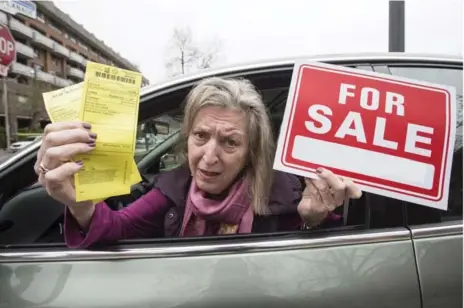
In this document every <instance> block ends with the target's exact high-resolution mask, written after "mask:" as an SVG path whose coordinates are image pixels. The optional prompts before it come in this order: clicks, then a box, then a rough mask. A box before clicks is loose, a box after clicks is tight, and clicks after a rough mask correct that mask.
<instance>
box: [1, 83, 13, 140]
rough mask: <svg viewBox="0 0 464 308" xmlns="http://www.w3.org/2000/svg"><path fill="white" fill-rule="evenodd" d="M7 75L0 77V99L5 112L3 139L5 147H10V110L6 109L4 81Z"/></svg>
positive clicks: (5, 86)
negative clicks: (0, 80)
mask: <svg viewBox="0 0 464 308" xmlns="http://www.w3.org/2000/svg"><path fill="white" fill-rule="evenodd" d="M7 78H8V77H3V78H2V84H3V89H2V90H3V91H2V101H3V110H4V113H5V118H4V119H5V135H6V136H5V139H6V149H9V148H10V139H11V133H10V111H9V110H8V85H7V83H6V79H7Z"/></svg>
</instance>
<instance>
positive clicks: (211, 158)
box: [203, 140, 218, 165]
mask: <svg viewBox="0 0 464 308" xmlns="http://www.w3.org/2000/svg"><path fill="white" fill-rule="evenodd" d="M204 147H205V148H204V149H205V151H204V153H203V161H204V162H205V163H206V164H208V165H214V164H215V163H217V162H218V156H217V150H218V149H217V147H218V145H217V143H216V142H215V141H214V140H210V141H209V142H208V143H206V144H205V145H204Z"/></svg>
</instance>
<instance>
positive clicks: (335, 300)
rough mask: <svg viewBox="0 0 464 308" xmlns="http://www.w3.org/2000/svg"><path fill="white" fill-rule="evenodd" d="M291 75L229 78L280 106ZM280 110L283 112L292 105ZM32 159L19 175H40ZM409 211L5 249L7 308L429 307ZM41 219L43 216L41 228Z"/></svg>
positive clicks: (272, 71)
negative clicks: (330, 225)
mask: <svg viewBox="0 0 464 308" xmlns="http://www.w3.org/2000/svg"><path fill="white" fill-rule="evenodd" d="M291 73H292V67H291V66H288V67H279V68H275V67H270V68H269V67H268V68H262V69H261V68H259V67H257V68H255V70H254V71H251V72H250V70H249V69H248V71H247V74H246V75H245V74H244V73H242V72H240V71H230V72H229V73H228V74H229V75H231V76H245V77H247V78H249V79H251V80H252V82H253V83H254V84H255V85H257V86H258V88H259V89H260V90H261V92H262V93H263V97H264V98H265V101H266V103H268V105H271V104H273V103H276V102H278V101H279V99H278V97H279V94H280V93H285V91H286V89H287V88H288V86H289V84H290V78H291ZM184 82H185V80H184ZM193 82H195V80H193V79H192V80H191V81H189V82H185V84H182V85H176V86H174V87H173V90H166V89H159V90H158V91H159V92H156V93H155V92H154V93H151V94H149V95H151V96H153V98H151V99H152V100H153V103H152V104H151V107H149V106H148V105H145V106H141V108H140V111H141V113H142V114H144V115H146V112H151V115H155V116H156V115H158V114H164V113H165V112H166V111H167V109H168V108H167V107H166V104H165V102H166V101H170V102H171V103H172V102H173V101H175V100H174V99H173V98H175V97H184V96H185V94H186V92H187V91H186V89H188V88H189V87H190V85H191V84H193ZM159 93H163V94H159ZM166 93H168V94H172V95H168V94H166ZM280 100H283V101H285V97H283V99H282V97H281V99H280ZM178 103H179V105H181V102H180V101H178ZM274 107H275V108H273V109H272V108H270V110H271V109H272V110H274V111H275V113H276V114H279V113H281V111H282V108H284V105H282V104H278V103H276V104H275V105H274ZM277 119H278V117H277ZM142 120H149V119H147V118H144V119H142ZM274 124H275V125H276V126H278V125H279V124H280V123H278V120H276V123H274ZM158 149H159V148H156V149H153V150H152V151H148V153H146V154H145V155H142V156H141V157H140V158H139V163H138V165H139V168H140V170H141V172H142V174H143V175H146V174H151V173H152V172H156V170H157V168H158V167H159V161H160V158H161V156H162V155H164V154H165V153H166V152H169V150H170V146H169V144H167V143H166V147H165V148H164V149H163V150H162V151H158ZM32 154H34V153H31V155H30V156H31V157H29V159H27V158H26V157H25V158H24V159H23V160H25V161H18V162H16V164H18V166H19V167H18V168H21V167H23V168H24V169H27V168H26V167H28V168H30V167H31V165H32V163H33V156H32ZM28 164H29V165H28ZM157 165H158V166H157ZM0 180H1V174H0ZM38 191H39V190H38ZM19 196H21V193H20V194H19ZM34 197H35V195H32V196H29V198H34ZM44 202H45V201H44ZM30 205H31V206H34V205H33V204H30ZM401 209H402V205H399V206H398V202H397V201H396V200H389V199H387V198H383V197H380V196H376V195H372V194H365V195H364V196H363V198H361V199H360V200H356V201H353V202H351V203H350V205H349V211H348V212H347V213H348V214H349V216H348V220H347V224H346V225H345V226H342V227H338V228H334V229H324V230H304V231H303V230H301V231H297V232H283V233H274V234H251V235H235V236H221V237H202V238H182V239H180V238H175V239H172V238H166V239H134V240H127V241H121V242H120V243H117V244H116V245H112V246H107V247H100V248H99V249H95V250H71V249H67V248H66V247H65V246H64V245H63V244H62V243H53V244H37V243H23V244H21V245H11V244H10V245H4V246H3V247H2V250H1V251H0V306H5V307H24V306H35V307H153V306H156V307H218V306H220V307H235V308H237V307H254V306H256V307H258V306H264V305H265V306H267V307H282V306H285V307H289V308H290V307H308V306H309V307H339V306H342V305H343V306H344V307H371V306H375V307H413V308H414V307H418V308H419V307H421V298H420V288H419V283H418V277H417V268H416V261H415V251H414V246H413V243H412V240H411V233H410V231H409V229H407V228H406V227H405V223H404V222H405V220H406V217H405V215H404V214H405V213H404V212H403V211H402V210H401ZM31 212H33V211H31ZM0 214H1V212H0ZM171 218H172V217H171ZM171 218H170V217H168V219H171ZM40 219H41V217H40V211H39V212H35V213H34V216H33V217H32V218H31V221H34V220H40ZM13 223H14V222H13ZM3 234H6V233H3ZM0 236H2V233H0Z"/></svg>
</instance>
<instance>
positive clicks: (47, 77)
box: [35, 70, 56, 84]
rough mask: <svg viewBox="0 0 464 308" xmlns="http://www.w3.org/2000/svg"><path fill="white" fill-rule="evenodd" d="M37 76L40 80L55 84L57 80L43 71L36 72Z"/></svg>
mask: <svg viewBox="0 0 464 308" xmlns="http://www.w3.org/2000/svg"><path fill="white" fill-rule="evenodd" d="M35 76H36V77H37V79H38V80H41V81H44V82H48V83H53V84H55V78H56V76H55V75H52V74H49V73H45V72H44V71H41V70H36V72H35Z"/></svg>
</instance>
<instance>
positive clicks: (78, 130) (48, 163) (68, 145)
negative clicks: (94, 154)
mask: <svg viewBox="0 0 464 308" xmlns="http://www.w3.org/2000/svg"><path fill="white" fill-rule="evenodd" d="M90 129H91V126H90V125H89V124H87V123H83V122H79V121H74V122H58V123H53V124H48V125H47V126H46V127H45V129H44V136H43V139H42V145H41V146H40V149H39V152H38V153H37V161H36V163H35V165H34V170H35V172H36V173H37V175H38V176H39V183H40V184H41V185H42V186H44V187H45V189H46V190H47V193H48V194H49V195H50V196H51V197H53V198H54V199H56V200H58V201H59V202H61V203H63V204H65V205H67V206H68V207H69V208H70V209H72V208H74V209H77V208H80V209H84V208H87V209H89V208H90V207H91V206H92V205H93V203H92V202H91V201H86V202H80V203H77V202H76V191H75V188H74V174H75V173H76V172H78V171H79V170H80V169H81V168H82V162H73V161H71V159H72V158H73V157H74V156H75V155H77V154H83V153H89V152H91V151H92V150H93V149H94V148H95V142H96V138H97V135H96V134H94V133H92V132H91V130H90Z"/></svg>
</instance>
